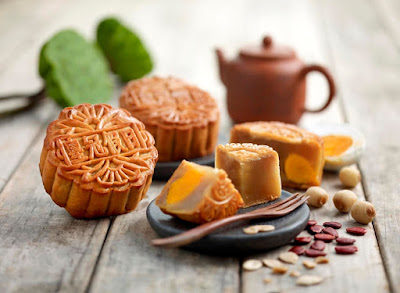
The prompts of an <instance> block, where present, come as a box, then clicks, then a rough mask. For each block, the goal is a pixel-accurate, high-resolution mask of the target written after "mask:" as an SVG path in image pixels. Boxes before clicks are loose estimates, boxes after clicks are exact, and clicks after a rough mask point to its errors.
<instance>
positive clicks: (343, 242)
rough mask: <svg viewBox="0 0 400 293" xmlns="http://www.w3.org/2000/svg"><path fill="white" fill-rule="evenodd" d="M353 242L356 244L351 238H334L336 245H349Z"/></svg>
mask: <svg viewBox="0 0 400 293" xmlns="http://www.w3.org/2000/svg"><path fill="white" fill-rule="evenodd" d="M354 242H356V240H355V239H353V238H346V237H338V238H336V243H337V244H338V245H351V244H353V243H354Z"/></svg>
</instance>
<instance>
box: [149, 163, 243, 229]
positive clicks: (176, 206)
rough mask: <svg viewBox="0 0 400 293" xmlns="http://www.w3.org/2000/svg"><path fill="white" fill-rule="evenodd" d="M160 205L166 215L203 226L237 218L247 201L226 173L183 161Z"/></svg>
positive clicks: (160, 200)
mask: <svg viewBox="0 0 400 293" xmlns="http://www.w3.org/2000/svg"><path fill="white" fill-rule="evenodd" d="M156 204H157V205H158V206H159V207H160V209H161V210H162V211H163V212H164V213H166V214H169V215H172V216H176V217H178V218H181V219H183V220H185V221H189V222H193V223H199V224H200V223H205V222H210V221H213V220H217V219H222V218H226V217H229V216H232V215H234V214H235V213H236V211H237V210H238V209H239V208H240V207H242V206H243V200H242V197H241V196H240V194H239V192H238V191H237V190H236V188H235V187H234V186H233V184H232V182H231V180H230V179H229V178H228V176H227V174H226V172H225V171H224V170H219V169H215V168H212V167H208V166H201V165H197V164H195V163H191V162H188V161H185V160H183V161H182V163H181V164H180V165H179V167H178V168H177V169H176V170H175V172H174V174H173V175H172V177H171V178H170V179H169V180H168V182H167V184H166V185H165V186H164V188H163V190H162V191H161V193H160V195H159V196H158V198H157V200H156Z"/></svg>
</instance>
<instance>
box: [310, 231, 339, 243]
mask: <svg viewBox="0 0 400 293" xmlns="http://www.w3.org/2000/svg"><path fill="white" fill-rule="evenodd" d="M314 238H315V239H317V240H322V241H324V242H331V241H332V240H333V239H335V238H336V237H335V236H333V235H331V234H322V233H321V234H315V235H314Z"/></svg>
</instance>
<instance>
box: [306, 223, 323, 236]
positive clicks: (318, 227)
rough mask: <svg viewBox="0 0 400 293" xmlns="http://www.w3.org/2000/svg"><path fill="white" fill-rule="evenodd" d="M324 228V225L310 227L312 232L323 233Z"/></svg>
mask: <svg viewBox="0 0 400 293" xmlns="http://www.w3.org/2000/svg"><path fill="white" fill-rule="evenodd" d="M323 229H324V227H322V226H321V225H312V226H310V227H309V228H308V230H309V232H310V233H311V234H317V233H321V232H322V230H323Z"/></svg>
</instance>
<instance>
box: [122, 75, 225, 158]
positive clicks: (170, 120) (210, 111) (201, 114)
mask: <svg viewBox="0 0 400 293" xmlns="http://www.w3.org/2000/svg"><path fill="white" fill-rule="evenodd" d="M119 102H120V106H121V107H122V108H125V109H127V110H128V111H129V112H130V113H131V114H132V116H134V117H136V118H138V119H139V120H140V121H142V122H143V123H144V124H145V125H146V130H148V131H149V132H150V133H151V134H152V135H153V136H154V138H155V141H156V147H157V150H158V156H159V157H158V159H159V161H162V162H165V161H176V160H182V159H190V158H196V157H203V156H205V155H208V154H211V153H212V152H213V151H214V148H215V145H216V143H217V139H218V128H219V111H218V106H217V103H216V102H215V100H214V99H213V98H212V97H211V96H210V95H209V94H208V93H207V92H205V91H203V90H201V89H199V88H197V87H195V86H192V85H189V84H187V83H185V82H183V81H182V80H180V79H177V78H173V77H169V78H160V77H150V78H143V79H139V80H134V81H131V82H130V83H128V85H127V86H126V87H125V89H124V90H123V92H122V94H121V97H120V100H119Z"/></svg>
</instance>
